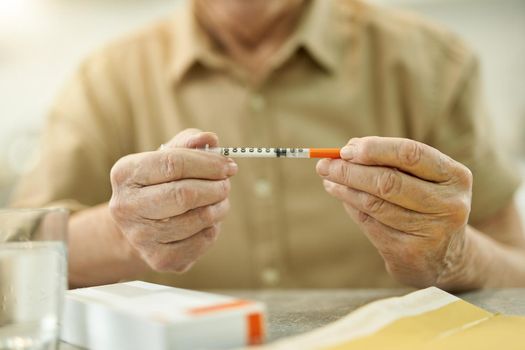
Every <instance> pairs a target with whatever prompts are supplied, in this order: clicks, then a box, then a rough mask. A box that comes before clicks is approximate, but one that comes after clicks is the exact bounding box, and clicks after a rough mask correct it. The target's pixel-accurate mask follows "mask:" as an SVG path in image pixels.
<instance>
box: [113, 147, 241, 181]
mask: <svg viewBox="0 0 525 350" xmlns="http://www.w3.org/2000/svg"><path fill="white" fill-rule="evenodd" d="M236 172H237V164H235V162H233V161H232V160H231V159H228V158H226V157H223V156H221V155H218V154H213V153H207V152H200V151H194V150H186V149H166V150H162V151H157V152H144V153H137V154H133V155H129V156H126V157H124V158H122V159H120V160H119V161H118V162H117V164H115V166H114V167H113V169H112V170H111V180H112V182H113V185H114V186H113V187H114V188H115V187H118V186H119V185H120V184H122V183H128V184H133V185H138V186H150V185H155V184H160V183H166V182H170V181H176V180H180V179H188V178H192V179H208V180H220V179H225V178H227V177H229V176H232V175H234V174H235V173H236Z"/></svg>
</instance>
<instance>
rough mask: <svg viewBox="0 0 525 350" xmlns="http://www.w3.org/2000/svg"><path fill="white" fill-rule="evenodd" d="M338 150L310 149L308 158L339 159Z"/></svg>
mask: <svg viewBox="0 0 525 350" xmlns="http://www.w3.org/2000/svg"><path fill="white" fill-rule="evenodd" d="M340 151H341V150H340V149H339V148H310V158H333V159H336V158H341V156H340V153H339V152H340Z"/></svg>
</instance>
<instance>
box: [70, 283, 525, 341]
mask: <svg viewBox="0 0 525 350" xmlns="http://www.w3.org/2000/svg"><path fill="white" fill-rule="evenodd" d="M411 291H412V290H411V289H336V290H334V289H323V290H261V291H252V290H228V291H214V292H218V293H221V294H226V295H232V296H235V297H240V298H245V299H252V300H258V301H262V302H264V303H265V304H266V305H267V307H268V320H267V330H268V335H267V341H273V340H276V339H279V338H282V337H286V336H290V335H296V334H300V333H304V332H308V331H310V330H313V329H315V328H317V327H320V326H324V325H326V324H328V323H330V322H333V321H336V320H338V319H339V318H341V317H343V316H345V315H347V314H348V313H350V312H351V311H353V310H355V309H357V308H358V307H360V306H363V305H365V304H367V303H369V302H371V301H374V300H378V299H383V298H388V297H393V296H401V295H404V294H407V293H409V292H411ZM458 296H459V297H461V298H463V299H464V300H466V301H468V302H470V303H472V304H475V305H478V306H480V307H482V308H484V309H486V310H489V311H492V312H499V313H503V314H508V315H522V316H525V288H515V289H488V290H482V291H476V292H470V293H464V294H458ZM73 349H78V348H76V347H73V346H71V345H68V344H61V346H60V350H73Z"/></svg>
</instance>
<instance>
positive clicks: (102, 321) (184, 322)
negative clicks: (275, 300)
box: [61, 281, 265, 350]
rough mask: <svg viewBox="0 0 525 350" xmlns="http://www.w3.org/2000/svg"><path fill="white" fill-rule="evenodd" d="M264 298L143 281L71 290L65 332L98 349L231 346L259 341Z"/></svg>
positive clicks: (77, 341) (67, 339)
mask: <svg viewBox="0 0 525 350" xmlns="http://www.w3.org/2000/svg"><path fill="white" fill-rule="evenodd" d="M264 316H265V306H264V305H263V304H261V303H258V302H252V301H247V300H241V299H236V298H233V297H228V296H222V295H217V294H211V293H203V292H196V291H191V290H185V289H179V288H172V287H167V286H162V285H157V284H152V283H146V282H141V281H133V282H125V283H117V284H110V285H105V286H99V287H91V288H80V289H75V290H70V291H68V292H67V293H66V300H65V308H64V318H63V325H62V334H61V338H62V340H63V341H65V342H68V343H70V344H73V345H77V346H81V347H85V348H89V349H92V350H135V349H136V350H145V349H148V350H165V349H175V350H185V349H191V350H197V349H229V348H233V347H239V346H244V345H251V344H259V343H261V342H262V341H263V338H264V331H265V324H264V322H265V317H264Z"/></svg>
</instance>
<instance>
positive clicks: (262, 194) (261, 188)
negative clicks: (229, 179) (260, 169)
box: [253, 179, 272, 198]
mask: <svg viewBox="0 0 525 350" xmlns="http://www.w3.org/2000/svg"><path fill="white" fill-rule="evenodd" d="M253 190H254V192H255V195H256V196H257V197H259V198H268V197H270V195H271V194H272V184H271V183H270V181H268V180H265V179H260V180H257V181H256V182H255V185H254V189H253Z"/></svg>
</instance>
